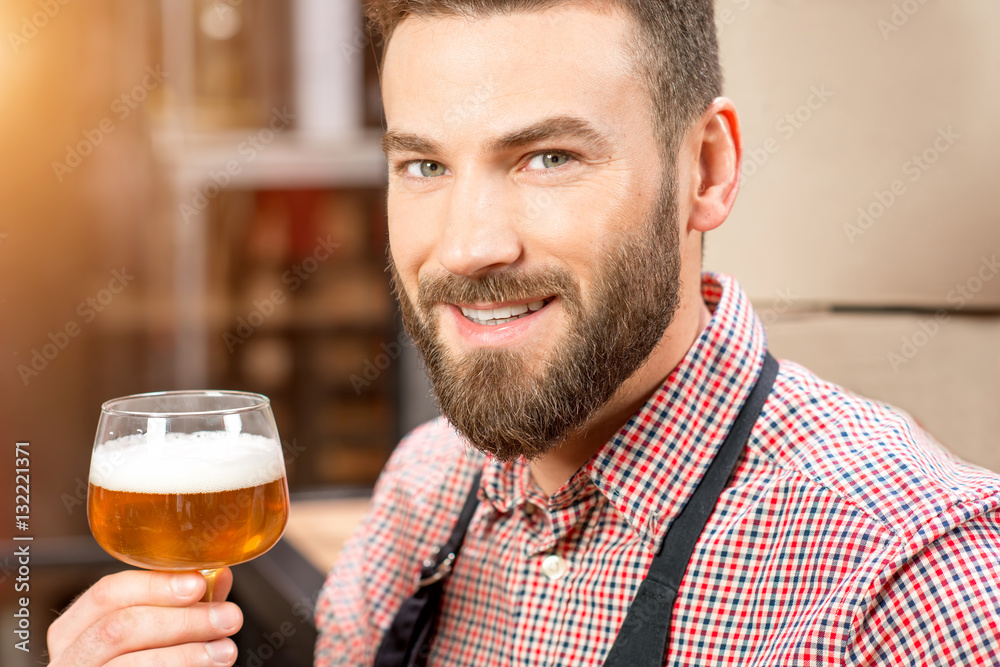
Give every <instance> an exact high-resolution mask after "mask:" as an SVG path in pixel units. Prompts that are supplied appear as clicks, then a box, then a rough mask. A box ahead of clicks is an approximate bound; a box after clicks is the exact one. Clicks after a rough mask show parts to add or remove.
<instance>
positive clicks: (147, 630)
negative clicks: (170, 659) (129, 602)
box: [53, 602, 243, 667]
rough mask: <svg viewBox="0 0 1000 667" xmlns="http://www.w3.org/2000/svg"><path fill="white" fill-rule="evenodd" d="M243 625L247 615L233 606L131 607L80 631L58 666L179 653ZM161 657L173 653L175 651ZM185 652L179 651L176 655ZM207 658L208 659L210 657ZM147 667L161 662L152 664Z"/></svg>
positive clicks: (86, 665) (86, 666)
mask: <svg viewBox="0 0 1000 667" xmlns="http://www.w3.org/2000/svg"><path fill="white" fill-rule="evenodd" d="M242 624H243V614H242V612H241V611H240V609H239V607H237V606H236V605H235V604H233V603H232V602H213V603H211V604H206V603H199V604H195V605H192V606H189V607H142V606H137V607H127V608H125V609H118V610H116V611H113V612H111V613H109V614H107V615H106V616H104V617H102V618H101V619H100V620H98V621H97V622H96V623H94V624H93V625H91V626H90V627H88V628H87V629H85V630H84V631H83V632H82V633H80V635H79V636H78V637H77V638H76V640H75V641H74V642H73V643H71V644H70V645H69V646H68V647H66V649H65V651H63V653H62V654H60V655H59V656H58V664H59V665H73V667H91V666H95V667H96V666H97V665H104V664H106V663H108V662H110V661H112V660H114V659H115V658H119V657H121V656H126V655H128V654H130V653H136V652H140V651H150V650H154V649H168V648H169V649H178V648H179V647H181V646H183V645H186V644H195V643H197V644H202V645H204V644H207V643H210V642H215V641H217V640H219V639H224V638H225V637H228V636H229V635H231V634H233V633H234V632H236V631H237V630H239V629H240V626H241V625H242ZM213 646H215V644H213ZM190 650H191V649H189V648H188V649H184V651H190ZM204 651H205V649H204V648H203V650H202V652H203V653H204ZM161 653H165V654H167V655H169V654H171V651H165V652H164V651H161ZM182 653H183V652H182V651H176V652H173V654H174V656H175V657H180V655H181V654H182ZM201 660H202V662H204V661H205V658H204V656H202V657H201ZM202 662H199V663H195V664H202ZM53 664H56V663H55V662H54V663H53ZM124 664H129V663H127V662H126V663H124ZM137 664H139V663H137ZM141 664H158V663H155V662H149V661H146V662H143V663H141ZM166 664H169V663H166ZM177 664H184V663H177ZM204 664H213V663H211V662H204Z"/></svg>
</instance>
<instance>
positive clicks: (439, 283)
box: [417, 267, 580, 310]
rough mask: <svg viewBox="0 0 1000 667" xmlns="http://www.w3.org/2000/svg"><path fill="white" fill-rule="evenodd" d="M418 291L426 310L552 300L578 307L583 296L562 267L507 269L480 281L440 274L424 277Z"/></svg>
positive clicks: (478, 279)
mask: <svg viewBox="0 0 1000 667" xmlns="http://www.w3.org/2000/svg"><path fill="white" fill-rule="evenodd" d="M417 290H418V293H419V303H420V306H421V308H423V309H425V310H428V309H430V308H431V307H433V306H434V305H436V304H438V303H479V302H493V301H522V300H525V299H540V298H546V297H550V296H558V297H560V298H561V299H563V300H564V301H566V302H567V303H568V304H577V303H579V294H580V288H579V285H578V284H577V282H576V280H575V279H574V278H573V276H572V275H571V274H570V272H569V271H567V270H566V269H564V268H561V267H547V268H542V269H531V270H525V269H503V270H500V271H494V272H491V273H487V274H485V275H483V276H482V277H478V278H473V277H468V276H460V275H456V274H454V273H439V274H435V275H432V276H424V277H422V278H421V279H420V281H419V282H418V287H417Z"/></svg>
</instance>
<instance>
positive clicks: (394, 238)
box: [386, 190, 434, 295]
mask: <svg viewBox="0 0 1000 667" xmlns="http://www.w3.org/2000/svg"><path fill="white" fill-rule="evenodd" d="M386 212H387V217H388V220H389V223H388V225H389V251H390V253H391V254H392V261H393V263H394V264H395V265H396V270H397V271H398V272H399V275H400V277H401V278H402V280H403V284H404V285H405V286H406V289H407V292H409V293H410V294H411V295H412V294H414V290H415V287H416V282H417V276H418V275H419V272H420V269H421V267H422V266H423V265H424V264H426V263H427V261H428V258H429V257H430V256H431V254H432V251H433V245H434V232H433V230H434V225H432V224H431V221H430V219H429V217H430V216H429V214H428V213H427V212H426V211H425V212H421V210H420V207H419V206H417V205H416V204H415V203H414V202H413V201H412V200H407V199H406V198H403V197H394V196H393V195H392V192H391V190H390V194H389V197H388V200H387V206H386Z"/></svg>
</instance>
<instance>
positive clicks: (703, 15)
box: [365, 0, 722, 158]
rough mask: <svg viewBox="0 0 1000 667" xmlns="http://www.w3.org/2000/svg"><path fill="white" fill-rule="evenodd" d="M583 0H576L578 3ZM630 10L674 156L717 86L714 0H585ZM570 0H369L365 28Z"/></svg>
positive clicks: (379, 32)
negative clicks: (419, 18)
mask: <svg viewBox="0 0 1000 667" xmlns="http://www.w3.org/2000/svg"><path fill="white" fill-rule="evenodd" d="M584 1H585V0H576V2H580V3H581V4H582V3H583V2H584ZM586 1H588V2H590V1H595V2H599V3H601V4H604V5H606V6H609V7H612V8H617V9H619V10H620V11H624V12H625V13H626V14H627V15H629V16H631V17H632V18H633V19H634V20H635V22H636V24H637V25H638V27H639V34H638V35H636V39H635V40H633V41H632V43H631V44H630V45H629V46H630V47H632V48H633V49H634V50H635V53H636V60H637V63H638V65H639V67H640V69H641V71H642V72H643V75H644V78H645V83H646V85H647V88H648V89H649V91H650V101H651V107H652V109H653V111H654V113H655V115H656V118H655V124H656V129H657V133H658V134H659V135H660V137H661V146H662V149H663V151H664V155H665V156H668V157H670V158H672V157H673V156H674V155H675V154H676V150H677V147H678V144H679V141H680V139H681V137H682V136H683V135H684V132H686V131H687V129H688V128H689V127H690V126H691V125H692V124H693V123H694V122H695V121H696V120H697V119H698V118H699V117H700V116H701V114H702V113H703V112H704V111H705V109H707V108H708V106H709V105H710V104H711V103H712V101H713V100H714V99H715V98H716V97H718V96H719V95H721V94H722V71H721V67H720V65H719V47H718V42H717V40H716V36H715V18H714V10H713V2H712V0H586ZM572 4H575V2H574V0H366V7H365V14H366V16H367V17H368V20H369V22H370V24H371V25H370V29H371V30H372V31H373V33H374V35H375V36H376V37H378V38H380V39H381V41H382V48H383V55H384V54H385V48H386V47H387V46H388V43H389V39H390V38H391V37H392V33H393V31H395V29H396V27H397V26H398V25H399V23H400V22H401V21H402V20H403V19H404V18H406V17H407V16H411V15H412V16H420V17H428V18H430V17H444V16H469V17H475V18H482V17H488V16H495V15H499V14H504V13H514V12H530V11H541V10H543V9H548V8H550V7H556V6H559V5H572Z"/></svg>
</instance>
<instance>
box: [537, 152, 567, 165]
mask: <svg viewBox="0 0 1000 667" xmlns="http://www.w3.org/2000/svg"><path fill="white" fill-rule="evenodd" d="M569 161H570V157H569V155H567V154H566V153H555V152H553V153H539V154H538V155H534V156H532V158H531V159H530V160H529V161H528V167H529V168H530V169H555V168H556V167H561V166H563V165H564V164H566V163H567V162H569Z"/></svg>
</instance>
